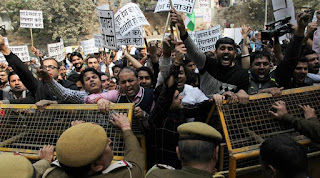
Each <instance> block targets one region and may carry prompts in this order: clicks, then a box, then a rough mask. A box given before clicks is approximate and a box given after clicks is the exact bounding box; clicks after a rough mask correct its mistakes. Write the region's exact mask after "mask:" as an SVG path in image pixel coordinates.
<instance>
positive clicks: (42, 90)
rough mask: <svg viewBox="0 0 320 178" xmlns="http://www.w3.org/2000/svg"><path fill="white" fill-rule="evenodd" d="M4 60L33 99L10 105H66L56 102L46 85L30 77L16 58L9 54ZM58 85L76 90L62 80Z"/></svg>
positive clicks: (76, 88) (25, 99)
mask: <svg viewBox="0 0 320 178" xmlns="http://www.w3.org/2000/svg"><path fill="white" fill-rule="evenodd" d="M5 58H6V60H7V62H8V64H9V65H10V66H11V67H12V69H13V70H14V72H15V73H16V74H17V75H18V76H19V78H20V80H21V82H22V83H23V84H24V86H25V87H26V88H27V89H28V90H29V92H30V93H32V96H33V97H34V98H32V97H28V98H24V99H20V100H19V101H15V102H12V103H15V104H34V103H36V102H38V101H40V100H57V101H58V103H59V104H60V103H61V104H62V103H66V102H64V101H63V100H58V98H57V97H56V96H54V94H53V93H51V92H50V91H49V88H48V87H47V85H45V83H44V82H43V81H41V80H38V79H36V78H35V77H34V76H33V75H32V72H31V71H29V69H28V68H27V66H26V65H25V64H24V63H23V62H22V61H21V60H20V59H19V57H18V56H16V55H15V54H13V53H12V52H11V53H10V54H9V55H5ZM60 84H61V85H62V86H64V87H66V88H70V89H72V90H78V87H77V86H76V85H75V84H74V83H73V82H70V81H69V80H62V81H61V82H60ZM10 102H11V101H10Z"/></svg>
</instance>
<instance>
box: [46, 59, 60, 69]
mask: <svg viewBox="0 0 320 178" xmlns="http://www.w3.org/2000/svg"><path fill="white" fill-rule="evenodd" d="M49 60H52V61H55V62H56V63H57V66H58V69H60V64H59V62H58V61H57V60H56V59H55V58H52V57H48V58H45V59H43V60H42V62H44V61H49Z"/></svg>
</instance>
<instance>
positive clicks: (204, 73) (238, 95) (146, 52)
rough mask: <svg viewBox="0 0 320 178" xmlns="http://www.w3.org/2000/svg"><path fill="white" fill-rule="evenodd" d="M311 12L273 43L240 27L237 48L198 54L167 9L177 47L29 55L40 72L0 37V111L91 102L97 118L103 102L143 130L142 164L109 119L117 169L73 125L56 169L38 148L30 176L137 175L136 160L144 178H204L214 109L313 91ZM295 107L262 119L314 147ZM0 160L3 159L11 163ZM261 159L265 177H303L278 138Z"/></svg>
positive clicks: (128, 136)
mask: <svg viewBox="0 0 320 178" xmlns="http://www.w3.org/2000/svg"><path fill="white" fill-rule="evenodd" d="M316 14H317V21H316V22H310V23H309V22H308V21H307V20H306V19H308V18H310V14H307V13H300V14H298V15H297V26H295V27H293V28H294V31H293V32H292V34H291V38H290V39H289V41H288V42H284V43H283V44H280V42H279V38H278V37H274V38H273V39H272V40H263V39H261V33H260V32H258V33H256V34H255V35H250V34H252V33H251V29H250V27H246V26H243V27H242V30H241V34H242V42H241V43H240V44H236V43H235V42H234V40H233V39H231V38H228V37H223V38H220V39H219V40H218V41H217V43H216V44H215V50H214V51H210V52H206V53H203V52H201V51H200V50H199V49H198V48H197V47H196V45H195V44H194V41H193V40H192V39H191V37H190V36H189V35H188V32H187V31H186V28H185V24H184V22H183V19H182V16H181V14H180V13H178V12H176V11H174V10H171V13H170V20H171V22H173V23H175V24H177V26H178V29H179V31H180V39H181V40H180V41H179V40H176V38H175V37H174V36H173V35H170V36H168V37H166V38H165V40H163V41H162V42H159V41H157V42H150V43H148V44H147V45H146V48H135V47H133V46H127V47H126V48H122V49H120V50H116V51H114V50H111V51H109V52H104V51H103V52H100V53H95V54H89V55H87V56H84V55H83V54H82V53H81V52H72V53H69V54H67V55H66V59H65V61H63V62H62V63H61V62H57V61H56V60H55V59H54V58H50V57H49V58H47V57H44V56H43V55H42V54H39V52H38V51H37V49H35V48H34V49H33V52H34V53H35V55H36V56H38V58H41V59H42V60H41V64H40V63H37V62H36V61H35V60H31V62H29V63H23V62H22V61H21V60H20V59H19V58H18V57H17V56H16V55H15V54H14V53H12V52H11V51H10V49H9V48H8V46H6V45H5V44H4V39H3V37H2V36H1V37H0V51H1V52H2V53H3V54H4V56H5V58H6V61H7V63H8V65H6V64H1V65H0V68H1V71H0V83H1V85H0V88H1V90H0V92H1V93H0V99H1V104H9V103H10V104H36V105H37V106H38V108H39V109H44V108H45V107H46V106H48V105H50V104H61V103H64V104H97V105H98V107H99V109H100V110H101V111H106V110H107V109H108V108H109V105H110V104H112V103H134V105H135V107H134V112H133V117H134V118H135V119H139V120H140V121H141V123H142V125H143V129H144V132H145V135H146V143H147V155H146V156H147V158H145V157H144V154H143V151H142V149H141V148H140V146H139V143H138V141H137V139H136V138H135V136H134V134H133V133H132V131H131V126H130V124H129V121H128V118H127V116H126V115H123V114H115V115H113V120H111V121H110V122H112V123H113V124H114V125H115V126H118V127H119V128H120V129H121V130H122V131H123V135H124V141H125V153H126V154H125V161H122V162H120V163H119V164H118V165H117V166H115V167H113V166H112V165H110V163H111V160H112V156H113V154H112V150H111V148H110V146H109V145H110V142H111V140H110V139H108V138H106V133H105V131H104V130H103V129H102V128H101V127H100V126H98V125H93V124H88V123H82V122H80V121H79V122H78V121H77V122H76V123H73V125H75V126H72V127H70V128H69V129H68V130H66V131H65V132H64V133H63V134H62V135H61V137H60V138H59V140H58V142H57V144H56V148H55V149H56V153H57V158H58V160H59V161H58V162H57V161H55V162H53V163H52V164H51V165H50V163H51V161H52V156H50V155H52V154H53V149H54V148H53V147H51V146H46V147H44V148H43V150H41V151H40V153H41V155H40V158H41V159H42V160H41V163H35V164H34V167H35V168H34V169H32V170H31V172H32V173H31V175H37V176H43V177H87V176H93V177H113V176H114V177H126V176H127V177H129V176H131V177H143V175H144V170H145V168H146V167H145V165H144V164H145V163H144V161H143V160H145V159H146V160H147V169H148V170H149V169H150V168H151V169H150V171H149V172H148V173H147V177H150V178H151V177H164V176H165V177H211V176H212V175H213V174H214V170H215V169H214V168H215V165H216V162H217V159H218V145H219V142H220V140H221V139H222V136H221V134H220V133H219V132H218V131H217V130H215V129H214V128H213V127H211V126H209V125H207V124H204V123H205V122H206V119H207V117H208V114H209V113H210V110H211V108H212V106H213V105H214V104H216V105H218V106H220V105H222V103H223V102H224V100H226V102H227V103H228V104H233V103H240V104H247V103H248V102H249V96H250V95H254V94H258V93H269V94H271V95H272V96H273V97H277V96H280V95H281V91H282V90H284V89H291V88H298V87H304V86H311V85H318V84H319V83H320V73H319V67H320V64H319V55H320V11H317V12H316ZM239 49H240V50H239ZM299 107H300V108H301V111H302V112H304V116H305V118H297V117H294V116H292V115H290V113H288V112H287V110H286V103H285V102H283V101H277V102H276V103H274V104H273V105H272V106H270V111H269V113H270V116H272V117H274V118H277V119H279V120H280V121H281V122H283V123H284V124H286V125H289V126H291V127H292V128H294V129H296V130H297V131H299V132H301V133H302V134H304V135H305V136H307V137H309V138H310V139H311V140H312V141H313V142H317V143H319V142H320V122H319V120H318V118H317V115H316V111H315V110H314V109H313V108H311V107H310V106H308V105H306V106H301V105H299ZM80 147H81V149H79V148H80ZM282 147H283V148H282ZM288 148H291V149H288ZM277 149H279V151H278V152H276V153H277V154H276V155H274V154H275V153H274V152H275V150H277ZM286 149H287V151H285V152H284V151H283V150H286ZM84 155H85V156H84ZM1 156H3V157H5V158H3V159H12V158H10V156H12V155H2V154H0V159H1ZM21 159H22V158H21ZM43 160H47V161H43ZM261 161H262V165H263V168H264V169H265V170H266V174H267V175H269V176H270V177H307V158H306V152H305V150H304V148H303V147H302V146H301V145H299V144H297V143H295V142H293V141H292V140H291V139H289V138H287V137H278V138H277V137H276V138H273V139H270V140H267V141H265V143H263V144H262V146H261ZM0 162H1V161H0ZM17 162H19V161H17ZM21 162H23V160H22V161H21ZM0 164H1V163H0ZM8 165H9V164H8ZM39 165H40V167H41V166H42V168H41V169H40V168H39ZM113 165H114V164H113ZM153 165H156V166H154V167H153ZM167 165H170V166H172V167H173V168H175V169H176V170H174V169H173V168H172V167H170V166H167ZM9 167H10V166H9ZM44 167H46V168H48V169H44ZM0 169H1V168H0ZM8 170H9V168H8ZM29 171H30V170H29ZM0 174H1V173H0Z"/></svg>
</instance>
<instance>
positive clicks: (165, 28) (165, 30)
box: [162, 12, 170, 41]
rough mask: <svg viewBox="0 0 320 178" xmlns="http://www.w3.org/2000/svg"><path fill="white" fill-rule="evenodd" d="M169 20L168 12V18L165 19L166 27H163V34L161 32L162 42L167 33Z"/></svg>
mask: <svg viewBox="0 0 320 178" xmlns="http://www.w3.org/2000/svg"><path fill="white" fill-rule="evenodd" d="M169 20H170V12H168V17H167V21H166V26H165V27H164V32H163V37H162V41H163V40H164V36H165V34H166V32H167V29H168V25H169Z"/></svg>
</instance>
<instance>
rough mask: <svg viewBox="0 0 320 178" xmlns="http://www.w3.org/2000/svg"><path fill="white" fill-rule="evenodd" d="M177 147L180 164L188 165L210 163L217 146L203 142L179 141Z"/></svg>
mask: <svg viewBox="0 0 320 178" xmlns="http://www.w3.org/2000/svg"><path fill="white" fill-rule="evenodd" d="M178 146H179V150H180V159H181V161H182V163H183V164H188V163H208V162H210V161H211V160H212V158H213V156H214V153H215V150H216V146H217V145H216V144H215V143H213V142H209V141H203V140H179V142H178Z"/></svg>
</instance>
